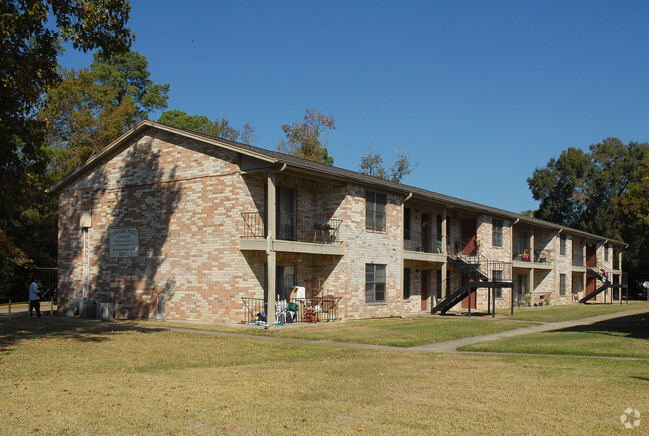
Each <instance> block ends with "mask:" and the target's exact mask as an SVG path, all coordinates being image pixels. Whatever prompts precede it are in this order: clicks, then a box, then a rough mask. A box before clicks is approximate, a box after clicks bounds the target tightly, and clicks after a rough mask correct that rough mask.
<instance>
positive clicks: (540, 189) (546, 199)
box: [527, 138, 649, 238]
mask: <svg viewBox="0 0 649 436" xmlns="http://www.w3.org/2000/svg"><path fill="white" fill-rule="evenodd" d="M589 150H590V151H589V152H588V153H586V152H584V151H582V150H580V149H576V148H569V149H568V150H566V151H564V152H563V153H561V155H560V156H559V158H558V159H555V158H552V159H550V161H549V162H548V164H547V165H546V166H545V167H543V168H537V169H536V170H535V171H534V174H533V175H532V177H530V178H528V179H527V182H528V185H529V187H530V189H531V190H532V195H533V197H534V199H535V200H538V201H540V202H541V203H540V205H539V209H538V211H537V212H536V214H535V216H536V217H537V218H540V219H544V220H547V221H552V222H556V223H562V224H567V225H569V226H571V227H575V228H578V229H581V230H585V231H589V232H592V233H597V234H602V235H606V236H608V237H611V238H619V237H620V231H621V227H620V226H621V221H620V216H619V214H618V211H617V210H616V209H615V206H614V201H613V200H614V199H615V198H617V197H618V196H620V195H622V194H623V193H624V192H625V190H626V188H627V187H628V186H629V184H630V183H631V182H632V179H633V177H634V176H633V175H634V174H635V172H636V170H637V168H638V166H639V165H640V163H641V162H642V159H643V157H644V156H645V155H646V153H647V152H648V151H649V145H648V144H646V143H644V144H639V143H637V142H630V143H629V144H627V145H625V144H623V143H622V142H621V141H620V140H619V139H617V138H607V139H605V140H604V141H602V142H601V143H598V144H593V145H591V146H590V148H589Z"/></svg>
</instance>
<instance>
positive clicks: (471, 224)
mask: <svg viewBox="0 0 649 436" xmlns="http://www.w3.org/2000/svg"><path fill="white" fill-rule="evenodd" d="M476 229H477V226H476V219H475V218H464V219H463V220H462V254H463V255H465V256H471V255H474V254H475V251H476V237H477V235H476V233H477V231H476Z"/></svg>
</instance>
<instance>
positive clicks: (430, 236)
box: [403, 230, 442, 254]
mask: <svg viewBox="0 0 649 436" xmlns="http://www.w3.org/2000/svg"><path fill="white" fill-rule="evenodd" d="M403 249H404V250H406V251H416V252H419V253H435V254H441V253H442V238H441V237H440V236H438V235H437V234H436V233H427V232H421V231H417V230H406V232H405V233H404V235H403Z"/></svg>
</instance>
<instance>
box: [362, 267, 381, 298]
mask: <svg viewBox="0 0 649 436" xmlns="http://www.w3.org/2000/svg"><path fill="white" fill-rule="evenodd" d="M384 301H385V265H374V264H366V265H365V302H366V303H380V302H384Z"/></svg>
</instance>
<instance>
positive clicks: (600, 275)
mask: <svg viewBox="0 0 649 436" xmlns="http://www.w3.org/2000/svg"><path fill="white" fill-rule="evenodd" d="M586 272H587V273H588V274H590V275H591V276H593V277H595V278H596V279H597V280H599V281H600V282H602V284H601V285H600V286H599V287H597V288H596V289H595V290H594V291H592V292H590V293H588V294H586V295H585V296H584V297H583V298H582V299H581V300H579V302H580V303H586V302H587V301H589V300H592V299H593V298H595V297H596V296H598V295H599V294H601V293H602V292H604V291H605V290H607V289H609V288H612V287H613V283H612V282H611V271H609V270H607V269H606V268H605V267H604V265H602V264H600V263H598V264H597V266H594V267H592V266H589V267H587V268H586Z"/></svg>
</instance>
